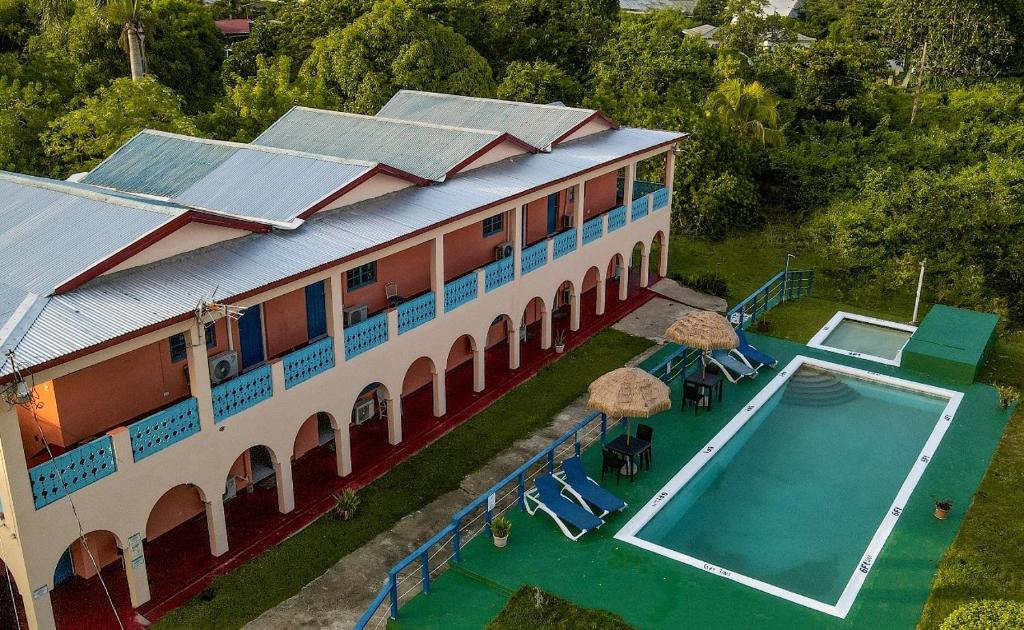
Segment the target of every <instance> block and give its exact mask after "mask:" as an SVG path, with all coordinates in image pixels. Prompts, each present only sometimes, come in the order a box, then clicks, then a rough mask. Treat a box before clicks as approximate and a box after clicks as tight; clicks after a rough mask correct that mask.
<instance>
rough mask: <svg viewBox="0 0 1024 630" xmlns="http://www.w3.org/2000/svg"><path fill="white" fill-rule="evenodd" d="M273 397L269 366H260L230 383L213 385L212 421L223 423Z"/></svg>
mask: <svg viewBox="0 0 1024 630" xmlns="http://www.w3.org/2000/svg"><path fill="white" fill-rule="evenodd" d="M273 395H274V383H273V379H272V378H271V376H270V366H269V365H261V366H259V367H258V368H256V369H254V370H251V371H249V372H246V373H245V374H241V375H239V376H236V377H235V378H233V379H231V380H230V381H224V382H223V383H219V384H217V385H214V387H213V421H214V422H223V421H224V420H227V419H228V418H230V417H231V416H233V415H235V414H236V413H240V412H242V411H245V410H246V409H249V408H250V407H254V406H256V405H258V404H259V403H261V402H263V401H264V400H266V399H268V398H270V397H271V396H273Z"/></svg>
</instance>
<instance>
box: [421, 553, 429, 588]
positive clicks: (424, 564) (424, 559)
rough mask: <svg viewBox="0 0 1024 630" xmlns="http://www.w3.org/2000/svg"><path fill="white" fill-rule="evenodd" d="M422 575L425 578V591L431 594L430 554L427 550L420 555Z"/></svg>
mask: <svg viewBox="0 0 1024 630" xmlns="http://www.w3.org/2000/svg"><path fill="white" fill-rule="evenodd" d="M420 576H422V579H423V592H424V593H426V594H427V595H429V594H430V554H429V553H428V552H427V551H424V552H423V555H421V556H420Z"/></svg>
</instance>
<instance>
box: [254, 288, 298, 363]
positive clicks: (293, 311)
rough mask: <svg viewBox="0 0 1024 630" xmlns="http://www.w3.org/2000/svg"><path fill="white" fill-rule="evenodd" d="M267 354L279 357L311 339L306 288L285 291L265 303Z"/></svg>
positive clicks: (264, 321) (264, 319) (264, 317)
mask: <svg viewBox="0 0 1024 630" xmlns="http://www.w3.org/2000/svg"><path fill="white" fill-rule="evenodd" d="M263 329H264V330H265V331H266V336H267V356H268V357H277V356H281V355H282V354H285V353H287V352H289V351H291V350H292V349H294V348H297V347H298V346H302V345H305V344H306V342H307V341H309V333H308V331H307V330H306V292H305V290H304V289H303V290H299V291H292V292H291V293H285V294H284V295H281V296H278V297H276V298H274V299H272V300H267V301H266V302H264V303H263Z"/></svg>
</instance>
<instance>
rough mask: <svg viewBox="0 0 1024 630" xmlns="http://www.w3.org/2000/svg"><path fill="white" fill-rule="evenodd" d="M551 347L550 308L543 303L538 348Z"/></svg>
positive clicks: (545, 348)
mask: <svg viewBox="0 0 1024 630" xmlns="http://www.w3.org/2000/svg"><path fill="white" fill-rule="evenodd" d="M550 347H551V309H550V308H548V307H547V305H545V308H544V313H543V314H541V318H540V349H541V350H547V349H549V348H550Z"/></svg>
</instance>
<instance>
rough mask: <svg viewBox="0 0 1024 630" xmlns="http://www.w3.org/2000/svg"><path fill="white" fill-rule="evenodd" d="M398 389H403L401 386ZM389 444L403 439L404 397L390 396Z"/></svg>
mask: <svg viewBox="0 0 1024 630" xmlns="http://www.w3.org/2000/svg"><path fill="white" fill-rule="evenodd" d="M398 391H401V388H399V390H398ZM387 400H388V444H391V445H392V446H394V445H395V444H398V443H399V442H401V441H402V397H401V396H397V397H392V398H388V399H387Z"/></svg>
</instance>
